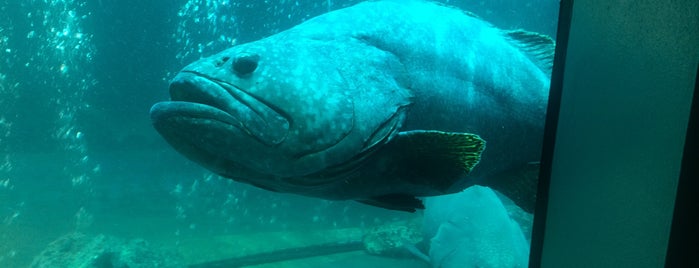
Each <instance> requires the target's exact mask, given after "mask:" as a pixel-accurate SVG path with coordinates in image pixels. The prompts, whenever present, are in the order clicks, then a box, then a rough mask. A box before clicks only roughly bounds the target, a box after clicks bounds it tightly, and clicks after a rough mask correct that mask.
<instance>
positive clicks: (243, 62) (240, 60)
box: [233, 54, 260, 76]
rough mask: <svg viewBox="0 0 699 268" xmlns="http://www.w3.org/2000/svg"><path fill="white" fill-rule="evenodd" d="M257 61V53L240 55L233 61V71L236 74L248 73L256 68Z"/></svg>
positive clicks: (258, 58) (258, 57) (243, 74)
mask: <svg viewBox="0 0 699 268" xmlns="http://www.w3.org/2000/svg"><path fill="white" fill-rule="evenodd" d="M258 61H260V56H259V55H257V54H244V55H240V56H238V57H237V58H236V59H235V61H234V62H233V71H235V73H236V74H237V75H238V76H246V75H249V74H251V73H252V72H254V71H255V69H257V62H258Z"/></svg>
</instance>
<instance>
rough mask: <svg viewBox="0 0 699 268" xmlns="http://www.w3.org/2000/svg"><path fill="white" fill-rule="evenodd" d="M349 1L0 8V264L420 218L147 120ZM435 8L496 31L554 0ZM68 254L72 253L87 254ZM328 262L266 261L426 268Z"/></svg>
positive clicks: (528, 24)
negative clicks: (272, 169)
mask: <svg viewBox="0 0 699 268" xmlns="http://www.w3.org/2000/svg"><path fill="white" fill-rule="evenodd" d="M357 2H358V1H254V0H249V1H225V0H224V1H212V0H189V1H184V0H180V1H136V0H133V1H119V0H90V1H80V0H60V1H14V0H4V1H2V2H0V11H2V14H3V16H0V267H25V266H29V265H30V264H31V263H32V261H33V260H35V259H37V258H39V257H40V256H39V254H41V252H42V251H45V250H46V249H51V248H52V247H56V246H57V245H63V244H61V243H64V242H65V238H66V235H70V234H72V233H76V232H77V233H81V234H84V236H83V237H80V238H75V239H76V241H77V240H80V241H84V242H85V244H89V243H93V244H97V245H103V246H104V245H106V244H110V245H112V244H115V245H116V244H119V243H120V242H114V241H116V240H118V241H133V240H134V239H143V240H145V241H147V244H148V246H147V248H149V249H152V250H153V251H157V252H159V253H158V254H155V253H153V254H150V255H148V256H151V257H153V258H156V257H162V256H167V257H163V258H167V259H169V260H173V261H172V263H170V264H172V265H186V264H195V263H200V262H205V261H211V260H216V259H221V258H228V257H236V256H243V255H250V254H255V253H259V252H268V251H273V250H279V249H285V248H293V247H305V246H309V245H310V246H313V245H323V244H326V243H332V242H337V241H340V242H345V241H355V240H361V239H362V236H363V235H364V234H365V233H367V232H369V231H371V230H373V228H375V227H377V226H384V225H386V224H396V223H397V224H398V225H405V226H407V225H410V224H407V223H408V222H420V221H421V219H422V214H421V213H415V214H410V213H404V212H396V211H389V210H384V209H379V208H375V207H371V206H366V205H362V204H359V203H356V202H352V201H325V200H320V199H312V198H305V197H300V196H295V195H289V194H279V193H272V192H267V191H264V190H261V189H258V188H254V187H252V186H248V185H243V184H239V183H236V182H233V181H231V180H228V179H225V178H221V177H218V176H216V175H213V174H211V173H210V172H208V171H206V170H205V169H203V168H201V167H199V166H197V165H196V164H193V163H191V162H190V161H188V160H187V159H185V158H184V157H182V156H180V155H179V154H177V153H176V152H175V151H174V150H173V149H172V148H171V147H169V146H168V145H167V144H166V143H165V142H164V141H163V140H162V139H161V137H160V136H159V135H158V134H157V133H156V132H155V131H154V130H153V128H152V127H151V123H150V118H149V116H148V110H149V108H150V106H151V105H152V104H153V103H155V102H157V101H161V100H166V99H167V98H168V95H167V94H168V91H167V88H168V83H169V80H170V79H171V78H172V77H174V75H175V74H176V72H177V71H178V70H180V69H181V68H182V67H183V66H184V65H186V64H188V63H190V62H192V61H194V60H197V59H199V58H201V57H203V56H207V55H211V54H213V53H215V52H218V51H220V50H222V49H225V48H227V47H230V46H231V45H234V44H240V43H245V42H249V41H254V40H257V39H260V38H262V37H265V36H267V35H270V34H274V33H276V32H279V31H282V30H285V29H288V28H289V27H291V26H293V25H296V24H298V23H300V22H302V21H303V20H305V19H308V18H311V17H313V16H316V15H319V14H322V13H325V12H328V11H331V10H335V9H339V8H342V7H346V6H349V5H351V4H354V3H357ZM443 2H448V4H450V5H453V6H456V7H459V8H462V9H465V10H469V11H472V12H474V13H476V14H478V15H479V16H480V17H482V18H483V19H485V20H488V21H490V22H491V23H493V24H495V25H496V26H498V27H500V28H504V29H519V28H522V29H527V30H531V31H536V32H540V33H543V34H548V35H551V36H553V34H554V32H555V24H556V18H555V17H556V11H557V1H533V2H527V3H524V2H522V1H515V0H511V1H443ZM100 235H104V236H106V237H109V239H107V238H105V239H103V240H99V239H100ZM62 237H63V238H64V240H59V241H58V242H57V243H54V244H53V246H51V245H49V244H50V243H51V242H53V241H56V240H57V239H61V238H62ZM110 239H115V240H110ZM124 243H126V242H124ZM74 244H75V245H80V243H78V242H75V243H74ZM114 247H115V248H118V247H117V246H114ZM144 247H146V246H144ZM62 248H64V251H61V252H64V253H63V255H66V256H67V255H71V254H74V253H75V252H79V251H80V250H81V249H83V250H84V249H85V248H88V247H87V246H86V247H77V246H76V247H73V248H72V250H70V249H65V248H66V247H65V246H63V247H62ZM68 248H70V247H68ZM114 251H117V250H116V249H114ZM160 252H164V253H162V254H171V255H162V254H161V255H159V254H160ZM74 255H75V256H77V254H74ZM387 255H390V254H387ZM100 256H101V255H100ZM104 256H107V257H108V255H104ZM328 256H329V257H328ZM328 256H326V257H316V258H312V259H305V260H301V261H297V262H286V263H280V264H278V266H274V265H275V264H270V265H271V266H270V267H294V266H304V267H308V266H309V265H310V266H331V265H334V266H335V267H337V266H338V265H344V266H348V267H350V266H356V265H360V264H361V265H365V266H367V267H377V266H397V265H402V266H405V267H428V264H426V263H424V262H422V261H420V260H418V259H415V258H410V257H405V256H403V257H400V258H396V257H395V256H394V257H390V256H375V255H370V254H367V253H366V252H365V251H362V250H352V251H349V252H348V253H342V254H335V255H328ZM107 257H105V258H107ZM144 267H147V266H144Z"/></svg>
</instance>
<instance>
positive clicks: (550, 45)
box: [505, 30, 556, 75]
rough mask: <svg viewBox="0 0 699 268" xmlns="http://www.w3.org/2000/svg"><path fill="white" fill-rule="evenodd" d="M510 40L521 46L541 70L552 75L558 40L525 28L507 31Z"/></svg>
mask: <svg viewBox="0 0 699 268" xmlns="http://www.w3.org/2000/svg"><path fill="white" fill-rule="evenodd" d="M505 35H506V36H507V37H509V38H510V41H512V43H513V44H514V45H516V46H517V47H519V48H520V49H521V50H522V51H523V52H524V54H526V55H527V56H528V57H529V59H530V60H531V61H532V62H534V64H536V65H537V66H539V68H541V70H543V71H544V72H546V73H547V74H549V75H551V68H552V67H553V53H554V51H555V50H556V42H555V41H553V39H551V37H549V36H547V35H543V34H540V33H535V32H528V31H524V30H512V31H505Z"/></svg>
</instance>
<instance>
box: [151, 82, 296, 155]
mask: <svg viewBox="0 0 699 268" xmlns="http://www.w3.org/2000/svg"><path fill="white" fill-rule="evenodd" d="M151 117H152V119H153V121H154V122H157V121H159V120H161V119H171V118H178V119H180V120H208V122H210V124H223V125H228V126H233V127H235V128H237V129H239V130H240V131H242V132H244V133H245V134H247V135H249V136H251V137H253V138H255V139H256V140H257V141H259V142H261V143H263V144H265V145H268V146H274V145H277V144H279V143H281V142H283V141H284V139H285V138H286V136H287V134H288V132H289V121H290V120H289V119H288V116H287V115H286V114H285V113H284V112H283V111H281V110H280V109H278V108H276V107H274V106H272V105H270V104H269V103H266V102H265V101H264V100H263V99H261V98H259V97H256V96H254V95H252V94H250V93H248V92H246V91H244V90H243V89H241V88H239V87H237V86H235V85H233V84H230V83H227V82H225V81H221V80H217V79H215V78H211V77H207V76H206V75H203V74H199V73H196V72H189V71H183V72H181V73H179V74H178V75H177V76H176V77H175V78H174V79H173V80H172V82H171V83H170V101H168V102H160V103H157V104H155V105H154V106H153V108H151Z"/></svg>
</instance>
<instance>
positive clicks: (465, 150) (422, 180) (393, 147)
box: [381, 130, 485, 195]
mask: <svg viewBox="0 0 699 268" xmlns="http://www.w3.org/2000/svg"><path fill="white" fill-rule="evenodd" d="M484 149H485V141H484V140H483V139H481V138H480V137H479V136H478V135H476V134H470V133H457V132H443V131H435V130H415V131H408V132H401V133H398V135H397V136H396V137H394V138H393V140H392V141H391V142H389V144H387V146H386V148H385V149H383V150H382V152H381V154H383V155H384V157H383V159H381V161H384V163H385V166H386V167H390V168H387V169H386V173H387V174H386V175H387V176H396V177H398V178H401V179H402V180H403V181H405V182H408V183H411V184H415V185H416V186H426V187H429V188H430V189H431V190H436V192H435V193H433V194H430V195H434V194H444V193H447V192H446V191H447V190H448V189H449V188H450V187H451V186H452V185H453V184H454V182H455V181H457V180H459V179H462V178H463V177H464V176H466V175H467V174H468V173H470V172H471V170H473V168H474V167H475V166H476V165H477V164H478V162H479V161H480V159H481V153H482V152H483V150H484ZM459 190H460V189H459Z"/></svg>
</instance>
